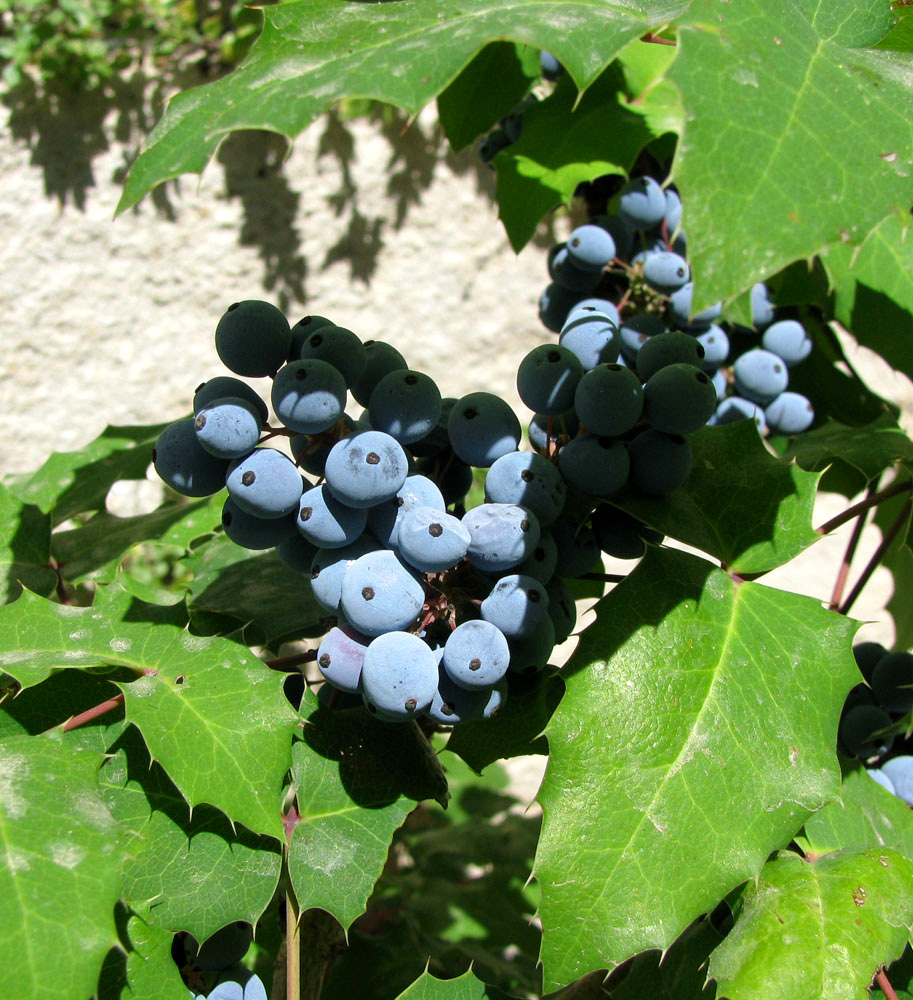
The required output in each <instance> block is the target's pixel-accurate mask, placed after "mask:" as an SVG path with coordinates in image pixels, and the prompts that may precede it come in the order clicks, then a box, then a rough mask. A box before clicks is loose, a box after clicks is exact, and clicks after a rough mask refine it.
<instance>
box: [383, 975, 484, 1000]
mask: <svg viewBox="0 0 913 1000" xmlns="http://www.w3.org/2000/svg"><path fill="white" fill-rule="evenodd" d="M487 995H488V994H487V992H486V987H485V983H482V982H479V980H478V979H476V977H475V976H474V975H473V974H472V972H471V971H470V972H467V973H465V975H462V976H458V977H457V978H456V979H435V977H434V976H432V975H431V974H430V973H428V972H423V973H422V974H421V976H420V977H419V978H418V979H416V980H415V982H414V983H412V985H411V986H409V987H407V988H406V989H404V990H403V992H402V993H400V994H399V996H398V997H397V1000H485V997H486V996H487Z"/></svg>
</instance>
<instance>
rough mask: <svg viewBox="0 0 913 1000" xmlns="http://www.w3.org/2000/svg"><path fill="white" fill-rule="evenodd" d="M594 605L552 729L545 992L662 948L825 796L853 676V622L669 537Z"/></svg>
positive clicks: (544, 844)
mask: <svg viewBox="0 0 913 1000" xmlns="http://www.w3.org/2000/svg"><path fill="white" fill-rule="evenodd" d="M596 614H597V617H596V621H595V623H594V624H593V625H592V626H590V627H589V628H588V629H586V630H585V631H584V632H583V634H582V636H581V641H580V645H579V646H578V648H577V650H576V651H575V653H574V655H573V657H572V658H571V661H570V663H569V664H568V666H567V667H566V668H565V670H564V674H565V680H566V684H567V691H566V693H565V695H564V698H563V699H562V701H561V704H560V705H559V706H558V709H557V710H556V712H555V715H554V716H553V717H552V720H551V722H550V723H549V725H548V727H547V729H546V736H547V738H548V741H549V747H550V748H551V754H550V758H549V765H548V769H547V770H546V774H545V779H544V781H543V784H542V788H541V790H540V793H539V800H540V802H541V803H542V808H543V813H544V821H543V830H542V836H541V838H540V842H539V850H538V852H537V856H536V866H535V874H536V877H537V878H538V880H539V882H540V884H541V887H542V904H541V907H540V915H541V919H542V924H543V934H544V939H543V950H542V961H543V964H544V969H545V980H546V987H549V988H550V987H552V986H553V985H555V984H559V983H567V982H570V981H572V980H573V979H576V978H577V977H578V976H579V975H581V974H582V973H583V972H585V971H587V970H589V969H595V968H612V967H614V966H615V965H617V964H619V963H620V962H622V961H624V960H625V959H626V958H628V957H629V956H631V955H633V954H636V953H637V952H640V951H644V950H646V949H648V948H666V947H668V946H669V945H670V944H671V943H672V941H673V940H674V939H675V938H676V937H677V936H678V935H679V934H680V933H681V932H682V931H683V930H684V929H685V927H686V926H687V925H688V924H689V923H690V922H691V921H692V920H694V919H695V918H696V917H697V916H699V915H700V914H701V913H704V912H706V911H708V910H709V909H712V908H713V906H715V905H716V903H717V902H718V901H719V900H720V899H721V898H722V897H723V896H724V895H725V893H727V892H728V891H729V890H731V889H732V888H734V887H735V886H736V885H738V884H739V883H740V882H742V881H743V880H744V879H746V878H749V877H752V876H753V875H755V874H757V872H758V871H759V870H760V868H761V866H762V865H763V863H764V860H765V859H766V858H767V856H768V855H769V854H770V852H771V851H772V850H774V849H776V848H777V847H778V846H781V845H783V844H784V843H786V842H787V841H788V840H789V838H790V837H791V836H792V835H793V834H794V833H795V832H796V830H797V828H798V827H799V826H800V825H801V824H802V823H803V822H804V820H805V819H807V817H808V816H809V814H810V813H811V812H812V811H814V810H815V809H818V808H820V807H821V806H822V805H823V804H824V803H825V802H826V801H828V800H829V799H831V798H833V797H834V796H835V795H836V793H837V792H838V789H839V784H838V782H839V771H838V768H837V762H836V755H835V752H834V749H833V747H834V746H835V743H836V735H837V723H838V720H839V718H840V711H841V708H842V705H843V701H844V698H845V697H846V694H847V692H848V691H849V689H850V688H851V687H852V685H853V684H854V683H855V681H856V680H857V678H858V670H857V668H856V665H855V661H854V660H853V657H852V653H851V637H852V634H853V632H854V630H855V627H856V626H855V623H851V622H849V621H847V620H846V619H842V618H840V617H838V616H836V615H833V614H830V613H828V612H826V611H824V610H823V609H822V608H821V606H820V604H819V603H818V602H817V601H814V600H812V599H810V598H806V597H800V596H798V595H795V594H788V593H784V592H781V591H776V590H773V589H771V588H768V587H764V586H761V585H759V584H752V583H743V584H740V585H738V586H736V585H735V584H733V582H732V581H731V580H730V579H729V578H728V577H727V576H726V574H725V573H723V572H722V571H720V570H718V569H715V568H714V567H712V566H711V565H710V564H709V563H706V562H704V561H703V560H701V559H698V558H696V557H694V556H691V555H687V554H685V553H683V552H680V551H676V550H664V549H651V550H650V551H648V553H647V555H646V556H645V557H644V559H643V561H642V562H641V563H640V564H639V565H638V566H637V568H636V569H635V570H634V571H633V572H632V573H631V575H630V576H628V577H627V579H626V580H625V581H624V582H622V583H620V584H619V585H618V586H617V587H616V588H615V589H614V590H613V591H612V592H611V593H610V594H609V595H608V596H607V597H606V598H604V599H603V600H602V601H601V602H600V603H599V604H598V605H597V608H596ZM809 692H814V697H810V695H809ZM709 858H712V863H708V859H709Z"/></svg>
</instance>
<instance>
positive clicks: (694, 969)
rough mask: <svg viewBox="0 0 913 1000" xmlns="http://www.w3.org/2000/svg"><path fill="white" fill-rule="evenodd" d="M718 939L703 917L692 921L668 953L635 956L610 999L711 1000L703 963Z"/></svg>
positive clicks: (711, 995)
mask: <svg viewBox="0 0 913 1000" xmlns="http://www.w3.org/2000/svg"><path fill="white" fill-rule="evenodd" d="M722 939H723V938H722V935H721V934H720V932H719V931H718V930H716V928H715V927H714V926H713V924H711V923H710V921H709V920H708V919H707V918H706V917H702V918H701V919H700V920H695V922H694V923H693V924H692V925H691V926H690V927H689V928H688V929H687V930H686V931H685V933H684V934H682V935H681V936H680V937H679V938H677V939H676V941H675V943H674V944H673V945H672V947H671V948H669V950H668V951H665V952H662V953H660V952H657V951H649V952H646V953H644V954H641V955H638V956H637V957H636V958H635V959H634V961H633V962H632V963H631V968H630V970H628V972H627V974H626V975H625V977H624V979H623V980H622V981H621V983H620V984H619V985H618V986H617V987H615V988H613V989H612V994H611V995H612V1000H644V997H650V1000H712V998H713V997H714V995H715V994H714V989H713V986H712V985H711V984H709V983H708V982H707V960H708V959H709V958H710V954H711V952H712V951H713V949H714V948H716V947H717V945H719V943H720V941H721V940H722ZM619 971H620V970H619Z"/></svg>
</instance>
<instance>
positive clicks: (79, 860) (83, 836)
mask: <svg viewBox="0 0 913 1000" xmlns="http://www.w3.org/2000/svg"><path fill="white" fill-rule="evenodd" d="M101 761H102V755H101V754H95V753H91V752H89V751H86V750H82V749H80V748H78V747H74V746H73V745H72V744H69V743H67V742H66V741H65V740H64V739H63V736H62V734H61V733H49V734H47V735H44V736H12V737H8V738H6V739H4V740H2V741H0V857H2V859H3V863H2V864H0V923H2V925H3V927H4V933H3V935H2V936H0V962H2V966H3V977H4V991H5V993H6V994H7V995H8V996H10V997H39V996H40V997H43V998H44V997H47V998H58V997H59V998H60V1000H72V998H73V997H77V996H89V995H91V994H92V993H93V992H94V991H95V986H96V983H97V982H98V975H99V971H100V969H101V966H102V963H103V961H104V958H105V955H106V954H107V952H108V950H109V949H110V948H112V947H114V946H115V945H116V944H117V933H116V930H115V926H114V917H113V911H114V904H115V903H116V902H117V899H118V896H119V895H120V858H119V850H120V831H119V829H118V826H117V822H116V821H115V819H114V817H113V816H112V815H111V814H110V812H109V811H108V809H107V808H106V806H105V804H104V802H103V800H102V798H101V796H100V795H99V793H98V789H97V785H96V772H97V770H98V767H99V765H100V764H101Z"/></svg>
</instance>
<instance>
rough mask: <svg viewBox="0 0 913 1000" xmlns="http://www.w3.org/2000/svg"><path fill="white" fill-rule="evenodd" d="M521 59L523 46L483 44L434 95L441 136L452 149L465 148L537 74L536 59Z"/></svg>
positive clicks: (522, 94) (457, 150)
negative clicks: (436, 97)
mask: <svg viewBox="0 0 913 1000" xmlns="http://www.w3.org/2000/svg"><path fill="white" fill-rule="evenodd" d="M526 51H527V52H532V55H533V59H532V62H531V60H530V59H529V58H525V59H524V50H523V47H521V46H518V45H512V44H511V43H510V42H494V43H493V44H491V45H486V46H485V48H484V49H482V51H481V52H480V53H479V54H478V55H477V56H475V58H474V59H473V60H472V61H471V62H470V63H469V65H468V66H466V68H465V69H464V70H463V71H462V72H461V73H460V75H459V76H458V77H457V78H456V79H455V80H454V81H453V83H451V84H450V86H449V87H447V88H446V90H444V91H442V93H441V94H440V95H439V96H438V99H437V109H438V116H439V117H440V120H441V127H442V128H443V129H444V135H446V136H447V141H448V142H449V143H450V145H451V146H452V148H453V150H454V152H457V153H458V152H459V151H460V150H461V149H465V147H466V146H468V145H469V144H470V143H472V142H474V141H475V140H476V138H477V137H478V136H479V135H481V134H482V133H483V132H484V131H486V130H487V129H489V128H491V127H492V125H493V124H494V123H495V122H496V121H498V119H499V118H503V117H504V116H505V115H506V114H507V113H508V112H509V111H510V110H511V109H512V108H513V107H514V105H515V104H517V102H518V101H519V100H520V99H521V98H522V97H523V96H524V95H525V94H526V92H527V90H529V87H530V84H531V83H532V82H533V80H535V79H536V78H537V77H538V76H539V59H538V56H537V54H536V53H535V52H534V51H533V50H530V49H527V50H526Z"/></svg>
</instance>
